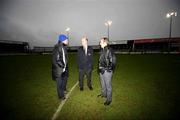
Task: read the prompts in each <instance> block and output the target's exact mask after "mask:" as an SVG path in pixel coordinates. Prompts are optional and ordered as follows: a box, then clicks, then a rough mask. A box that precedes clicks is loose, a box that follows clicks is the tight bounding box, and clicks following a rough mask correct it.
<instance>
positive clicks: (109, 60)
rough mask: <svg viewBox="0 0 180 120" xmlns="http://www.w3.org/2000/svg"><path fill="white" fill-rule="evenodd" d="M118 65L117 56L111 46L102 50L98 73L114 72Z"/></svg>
mask: <svg viewBox="0 0 180 120" xmlns="http://www.w3.org/2000/svg"><path fill="white" fill-rule="evenodd" d="M115 65H116V56H115V54H114V52H113V51H112V49H111V48H110V47H109V46H106V47H105V48H104V49H102V48H101V51H100V58H99V63H98V72H100V73H102V74H103V73H104V71H105V70H107V71H114V69H115Z"/></svg>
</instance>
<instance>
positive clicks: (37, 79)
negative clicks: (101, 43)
mask: <svg viewBox="0 0 180 120" xmlns="http://www.w3.org/2000/svg"><path fill="white" fill-rule="evenodd" d="M98 57H99V55H98V54H95V55H94V72H93V75H92V79H93V88H94V90H93V91H90V90H89V89H88V87H87V85H86V80H85V82H84V86H85V89H84V91H83V92H81V91H80V90H79V87H76V88H75V89H74V91H72V93H71V96H70V98H69V99H68V100H67V101H66V103H65V105H64V106H63V108H62V110H61V112H60V113H59V115H58V118H57V119H58V120H64V119H65V120H77V119H78V120H84V119H85V120H92V119H93V120H100V119H103V120H110V119H118V120H119V119H178V118H179V111H180V108H179V107H180V105H179V101H180V96H179V92H180V88H179V86H180V72H179V71H180V56H179V55H159V54H154V55H116V57H117V66H116V69H115V72H114V75H113V80H112V86H113V101H112V104H111V105H110V106H108V107H105V106H104V105H103V103H104V101H105V99H103V98H97V95H98V94H99V93H100V82H99V76H98V74H97V72H96V66H97V61H98ZM0 67H1V69H0V73H1V75H0V93H1V100H0V107H1V114H2V115H1V116H2V117H3V118H5V119H7V120H15V119H18V120H21V119H23V120H24V119H29V120H34V119H43V120H46V119H47V120H50V119H51V118H52V116H53V114H54V113H55V112H56V110H57V108H58V106H59V104H60V102H61V101H60V100H58V98H57V93H56V83H55V81H52V80H51V55H28V56H1V57H0ZM69 69H70V73H69V75H70V76H69V80H68V86H67V87H68V89H69V90H70V89H71V87H72V86H73V85H74V84H75V83H76V82H77V80H78V70H77V64H76V54H69Z"/></svg>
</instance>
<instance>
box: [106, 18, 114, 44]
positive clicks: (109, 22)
mask: <svg viewBox="0 0 180 120" xmlns="http://www.w3.org/2000/svg"><path fill="white" fill-rule="evenodd" d="M111 25H112V21H111V20H108V21H106V22H105V26H107V32H108V33H107V34H108V39H109V41H110V38H109V28H110V26H111Z"/></svg>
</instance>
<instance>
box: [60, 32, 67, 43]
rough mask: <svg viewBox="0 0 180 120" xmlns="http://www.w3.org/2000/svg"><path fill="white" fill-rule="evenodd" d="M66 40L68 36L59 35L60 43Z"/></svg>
mask: <svg viewBox="0 0 180 120" xmlns="http://www.w3.org/2000/svg"><path fill="white" fill-rule="evenodd" d="M66 39H68V37H67V36H66V35H64V34H61V35H59V41H61V42H62V41H65V40H66Z"/></svg>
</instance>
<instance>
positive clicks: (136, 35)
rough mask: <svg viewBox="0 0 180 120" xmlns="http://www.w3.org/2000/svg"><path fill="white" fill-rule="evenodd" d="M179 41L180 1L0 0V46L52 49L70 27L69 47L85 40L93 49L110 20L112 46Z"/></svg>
mask: <svg viewBox="0 0 180 120" xmlns="http://www.w3.org/2000/svg"><path fill="white" fill-rule="evenodd" d="M171 11H177V13H178V16H177V17H174V18H173V27H172V37H180V17H179V16H180V0H1V2H0V40H15V41H27V42H29V43H30V45H31V47H33V46H47V47H48V46H49V47H51V46H53V45H54V44H55V43H56V42H57V39H58V34H60V33H64V34H66V32H65V29H66V27H70V28H71V30H70V45H71V46H76V45H80V39H81V37H82V36H84V35H86V36H87V37H88V38H89V44H91V45H96V44H98V42H99V39H100V38H101V37H103V36H107V28H106V26H105V25H104V23H105V22H106V21H107V20H112V22H113V23H112V26H111V27H110V38H111V41H117V40H131V39H141V38H164V37H168V35H169V23H170V19H167V18H166V13H167V12H171Z"/></svg>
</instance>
